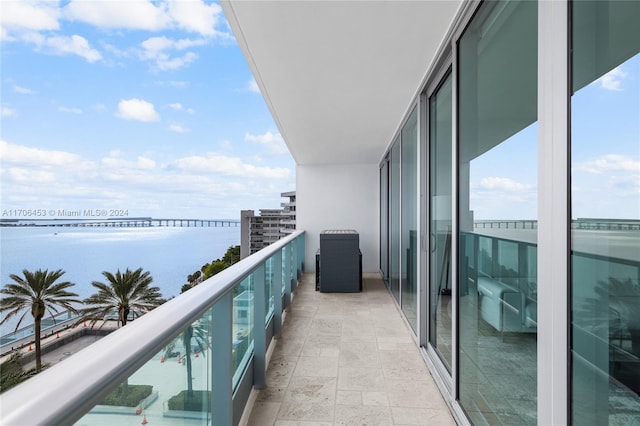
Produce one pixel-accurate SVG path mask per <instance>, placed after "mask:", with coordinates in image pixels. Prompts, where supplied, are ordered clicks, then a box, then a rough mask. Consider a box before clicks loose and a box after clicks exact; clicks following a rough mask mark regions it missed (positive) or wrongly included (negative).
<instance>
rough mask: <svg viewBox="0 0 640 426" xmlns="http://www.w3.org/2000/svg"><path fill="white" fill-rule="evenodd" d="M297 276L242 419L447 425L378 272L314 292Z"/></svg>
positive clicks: (295, 425) (298, 425)
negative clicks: (358, 282)
mask: <svg viewBox="0 0 640 426" xmlns="http://www.w3.org/2000/svg"><path fill="white" fill-rule="evenodd" d="M310 277H312V275H311V274H307V275H305V276H304V278H303V283H302V284H301V285H300V286H299V288H298V290H297V293H296V296H295V297H294V300H293V303H292V306H291V307H290V310H289V312H288V313H287V315H286V317H285V326H284V327H283V330H282V334H281V335H280V336H279V337H278V338H277V339H276V340H275V343H276V347H275V348H274V350H273V353H272V356H271V360H270V363H269V369H268V370H267V385H268V387H267V388H266V389H263V390H261V391H259V392H258V394H257V395H256V402H255V404H254V407H253V411H252V413H251V416H250V418H249V425H250V426H258V425H259V426H268V425H275V426H329V425H353V426H362V425H405V424H406V425H420V424H429V425H437V426H440V425H445V426H448V425H454V424H455V423H454V422H453V418H452V417H451V414H450V413H449V411H448V408H447V406H446V404H445V402H444V400H443V399H442V396H441V395H440V393H439V391H438V389H437V387H436V386H435V383H434V382H433V380H432V379H431V375H430V374H429V372H428V369H427V368H426V365H425V363H424V360H423V359H422V356H421V355H420V352H419V349H418V348H417V347H416V345H415V342H414V341H413V338H412V337H411V334H410V331H409V330H408V328H407V325H406V323H405V322H404V321H403V320H402V318H401V316H400V313H399V310H398V309H397V307H396V305H395V303H394V302H393V300H392V298H391V296H390V295H389V293H388V291H387V290H386V288H385V287H384V285H383V284H382V282H381V280H379V279H371V278H369V279H365V286H364V288H365V291H364V292H363V293H353V294H352V293H320V292H316V291H315V282H314V280H313V279H312V278H310Z"/></svg>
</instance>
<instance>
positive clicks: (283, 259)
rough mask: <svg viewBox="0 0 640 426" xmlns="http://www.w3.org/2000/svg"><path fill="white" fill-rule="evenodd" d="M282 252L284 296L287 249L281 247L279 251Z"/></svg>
mask: <svg viewBox="0 0 640 426" xmlns="http://www.w3.org/2000/svg"><path fill="white" fill-rule="evenodd" d="M281 251H282V294H284V292H285V277H286V275H287V274H286V273H285V271H286V270H287V264H288V261H289V260H288V259H289V250H288V249H287V247H286V246H285V247H282V249H281Z"/></svg>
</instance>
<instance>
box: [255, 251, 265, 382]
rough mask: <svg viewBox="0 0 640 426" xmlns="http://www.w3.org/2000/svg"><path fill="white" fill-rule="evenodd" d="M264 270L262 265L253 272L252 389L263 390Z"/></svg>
mask: <svg viewBox="0 0 640 426" xmlns="http://www.w3.org/2000/svg"><path fill="white" fill-rule="evenodd" d="M265 274H266V268H265V264H264V263H262V264H261V265H260V266H259V267H258V268H257V269H256V270H255V271H253V312H254V320H253V387H254V388H256V389H264V388H265V387H266V383H267V380H266V370H267V364H266V354H267V340H266V337H265V328H266V325H265V317H266V316H267V309H266V307H265V305H266V299H267V294H266V293H267V292H266V289H265V283H266V277H265Z"/></svg>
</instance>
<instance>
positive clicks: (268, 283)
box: [264, 255, 276, 323]
mask: <svg viewBox="0 0 640 426" xmlns="http://www.w3.org/2000/svg"><path fill="white" fill-rule="evenodd" d="M275 263H276V262H275V255H274V256H271V257H270V258H269V259H267V261H266V262H265V277H264V285H265V312H266V316H265V323H268V322H269V319H270V318H271V317H272V316H273V306H274V300H273V294H271V288H272V285H273V280H274V278H275V277H274V270H273V269H274V265H275Z"/></svg>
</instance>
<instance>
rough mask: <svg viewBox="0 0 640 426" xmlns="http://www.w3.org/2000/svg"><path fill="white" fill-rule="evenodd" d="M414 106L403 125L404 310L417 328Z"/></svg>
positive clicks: (416, 189)
mask: <svg viewBox="0 0 640 426" xmlns="http://www.w3.org/2000/svg"><path fill="white" fill-rule="evenodd" d="M417 115H418V114H417V112H416V110H415V109H414V110H413V112H412V113H411V115H410V116H409V119H408V120H407V122H406V124H405V125H404V127H403V128H402V136H401V138H402V167H401V168H402V252H401V258H402V261H401V262H402V263H401V268H402V297H401V302H402V312H404V315H405V316H406V318H407V321H408V322H409V325H411V327H412V328H413V330H414V331H415V330H416V321H417V309H418V298H417V294H418V286H417V281H418V277H417V274H418V271H417V262H418V241H417V240H418V233H417V228H418V214H417V208H418V199H417V194H418V188H417V184H418V160H417V158H418V119H417Z"/></svg>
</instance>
